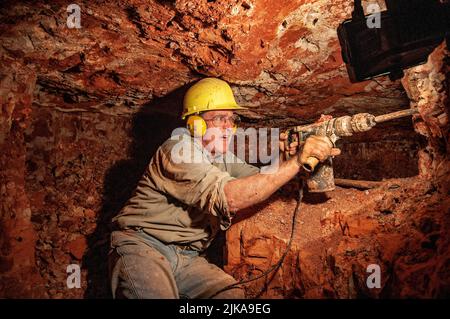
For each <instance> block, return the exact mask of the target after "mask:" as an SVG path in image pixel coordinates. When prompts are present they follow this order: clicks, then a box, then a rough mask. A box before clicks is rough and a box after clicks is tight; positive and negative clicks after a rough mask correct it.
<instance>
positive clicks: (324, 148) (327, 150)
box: [298, 135, 341, 165]
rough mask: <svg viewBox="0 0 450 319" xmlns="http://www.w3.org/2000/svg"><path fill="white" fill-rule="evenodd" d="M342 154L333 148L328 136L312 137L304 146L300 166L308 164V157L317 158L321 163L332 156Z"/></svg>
mask: <svg viewBox="0 0 450 319" xmlns="http://www.w3.org/2000/svg"><path fill="white" fill-rule="evenodd" d="M339 154H341V150H340V149H338V148H334V147H333V143H331V141H330V139H329V138H328V137H326V136H319V135H312V136H310V137H308V138H307V139H306V141H305V144H304V145H303V150H302V152H301V153H300V155H299V157H298V161H299V164H300V165H302V164H305V163H307V159H308V157H315V158H317V159H318V160H319V161H320V162H323V161H325V160H326V159H327V158H328V157H330V156H337V155H339Z"/></svg>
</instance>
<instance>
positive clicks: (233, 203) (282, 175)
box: [224, 156, 300, 211]
mask: <svg viewBox="0 0 450 319" xmlns="http://www.w3.org/2000/svg"><path fill="white" fill-rule="evenodd" d="M299 169H300V165H299V164H298V162H297V159H296V157H295V156H294V157H293V158H291V159H290V160H288V161H286V162H283V163H281V164H280V166H279V167H278V170H277V172H276V173H273V174H261V173H259V174H255V175H252V176H247V177H244V178H238V179H235V180H232V181H230V182H228V183H227V184H226V185H225V188H224V192H225V196H226V198H227V203H228V208H229V210H230V211H238V210H240V209H244V208H246V207H249V206H252V205H255V204H257V203H260V202H262V201H263V200H265V199H267V198H268V197H269V196H270V195H272V194H273V193H274V192H275V191H276V190H277V189H278V188H280V187H281V186H283V185H284V184H286V183H287V182H288V181H289V180H291V179H292V178H293V177H294V176H295V175H296V174H297V173H298V172H299Z"/></svg>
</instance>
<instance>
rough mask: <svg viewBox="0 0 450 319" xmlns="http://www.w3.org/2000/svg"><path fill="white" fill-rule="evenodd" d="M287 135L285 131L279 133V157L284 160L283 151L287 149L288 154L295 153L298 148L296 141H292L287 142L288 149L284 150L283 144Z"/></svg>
mask: <svg viewBox="0 0 450 319" xmlns="http://www.w3.org/2000/svg"><path fill="white" fill-rule="evenodd" d="M287 138H288V136H287V134H286V133H281V134H280V154H281V157H282V158H283V159H284V160H286V159H285V158H284V154H285V153H284V152H285V151H289V155H291V156H292V155H295V154H296V153H297V148H298V141H294V142H292V143H291V144H289V147H288V149H287V150H286V146H285V142H286V140H287Z"/></svg>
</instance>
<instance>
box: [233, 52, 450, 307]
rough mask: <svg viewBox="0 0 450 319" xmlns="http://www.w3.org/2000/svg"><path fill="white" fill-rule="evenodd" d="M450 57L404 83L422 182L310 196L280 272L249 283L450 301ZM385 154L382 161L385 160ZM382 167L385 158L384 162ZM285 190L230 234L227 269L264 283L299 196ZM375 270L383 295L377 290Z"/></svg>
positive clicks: (256, 293)
mask: <svg viewBox="0 0 450 319" xmlns="http://www.w3.org/2000/svg"><path fill="white" fill-rule="evenodd" d="M448 59H449V53H448V51H446V50H445V47H444V45H441V46H440V47H439V48H438V49H436V50H435V51H434V52H433V53H432V55H430V57H429V61H428V63H427V64H425V65H423V66H419V67H416V68H413V69H411V70H409V71H408V72H407V74H406V75H405V77H404V78H403V83H404V85H405V88H406V89H407V92H408V95H409V96H410V98H411V104H412V105H411V106H413V107H419V110H420V116H416V117H415V129H416V130H417V132H419V133H420V134H422V135H425V136H426V137H427V140H428V145H427V146H426V147H424V148H423V149H421V150H420V151H419V154H418V156H419V175H418V176H416V177H412V178H406V179H391V180H387V181H385V182H384V183H383V184H382V186H380V187H378V188H376V189H371V190H366V191H359V190H355V189H342V188H339V187H337V189H336V190H335V191H333V192H328V193H322V194H312V193H310V194H307V195H305V198H304V202H303V203H302V205H301V209H300V215H299V217H298V219H297V222H296V224H295V230H296V234H295V236H294V240H293V246H292V249H291V251H290V252H289V254H288V255H287V256H286V259H285V261H284V263H283V265H282V267H281V269H280V270H279V271H278V272H276V273H270V274H269V275H268V276H265V277H263V278H261V279H258V280H257V281H254V282H251V283H249V284H246V292H247V295H248V296H252V297H264V298H365V297H371V298H424V297H426V298H436V297H440V298H443V297H448V296H449V293H450V276H449V274H450V273H449V269H450V268H449V266H450V249H449V244H450V240H449V239H450V238H449V226H450V218H449V213H450V199H449V196H448V195H449V185H450V183H449V182H450V178H449V176H450V175H449V173H448V170H449V169H450V165H449V156H448V155H449V146H450V145H449V139H448V138H449V123H448V115H449V111H450V109H449V107H450V106H449V100H448V98H449V86H448V84H449V75H450V69H449V64H448ZM379 156H380V155H379ZM380 160H382V159H380ZM292 188H295V184H294V185H291V190H289V189H287V190H286V189H285V191H284V192H283V191H280V192H279V194H278V195H277V196H275V197H274V198H272V199H271V200H270V201H269V202H267V203H265V204H262V205H259V206H258V208H257V209H256V210H255V209H249V210H248V211H246V212H245V213H244V215H243V217H242V219H243V220H241V221H239V222H237V223H236V224H235V225H234V226H233V227H232V229H231V230H230V231H229V232H228V233H227V253H226V263H227V264H226V266H225V269H227V271H228V272H230V273H231V274H233V275H234V276H235V277H236V278H239V279H241V280H242V279H248V278H251V277H255V276H257V275H260V274H261V273H263V272H264V271H265V270H267V269H269V268H270V267H271V265H274V264H275V263H276V262H277V261H278V260H279V259H280V257H281V255H282V254H283V253H284V251H285V249H286V247H287V242H288V240H289V238H290V233H291V227H292V215H293V211H294V207H295V200H294V198H295V194H296V192H295V191H293V190H292ZM371 264H376V265H379V267H380V269H381V287H380V288H369V287H368V285H367V284H366V281H367V279H368V277H369V275H370V274H371V273H372V272H369V273H368V272H367V269H368V268H367V267H368V266H369V265H371Z"/></svg>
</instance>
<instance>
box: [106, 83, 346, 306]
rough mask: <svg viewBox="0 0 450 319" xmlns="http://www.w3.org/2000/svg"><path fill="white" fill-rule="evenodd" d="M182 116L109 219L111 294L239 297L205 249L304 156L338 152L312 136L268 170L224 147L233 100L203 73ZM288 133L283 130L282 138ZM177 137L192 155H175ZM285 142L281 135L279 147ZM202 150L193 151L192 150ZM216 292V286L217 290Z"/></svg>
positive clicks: (224, 86) (234, 121) (233, 119)
mask: <svg viewBox="0 0 450 319" xmlns="http://www.w3.org/2000/svg"><path fill="white" fill-rule="evenodd" d="M183 106H184V108H183V114H182V118H183V119H185V120H186V124H187V128H188V130H189V134H188V136H184V138H181V139H180V138H176V139H174V138H170V139H168V140H167V141H166V142H164V143H163V144H162V145H161V146H160V147H159V148H158V150H157V151H156V153H155V155H154V156H153V157H152V159H151V161H150V163H149V164H148V166H147V168H146V170H145V173H144V175H143V176H142V178H141V180H140V181H139V183H138V185H137V187H136V190H135V192H134V194H133V196H132V197H131V198H130V199H129V200H128V202H127V203H126V205H125V206H124V207H123V208H122V210H121V212H120V213H119V214H118V215H117V216H116V217H115V218H114V219H113V226H114V229H115V230H114V231H113V232H112V234H111V250H110V254H109V259H110V260H109V264H110V280H111V288H112V295H113V297H114V298H146V299H147V298H148V299H153V298H210V297H212V296H214V297H215V298H244V294H243V291H242V289H240V288H236V287H234V288H233V289H228V290H224V291H222V290H223V288H224V287H227V286H229V285H231V284H234V283H235V282H236V281H235V280H234V278H233V277H231V276H230V275H228V274H226V273H225V272H224V271H223V270H222V269H220V268H219V267H217V266H216V265H214V264H211V263H209V262H208V261H207V259H205V257H204V251H205V249H206V248H207V247H208V246H209V244H210V243H211V241H212V240H213V239H214V237H215V236H216V235H217V233H218V232H219V231H220V230H222V231H224V230H226V229H228V228H229V227H230V225H231V222H232V219H233V217H234V216H235V215H236V214H239V211H240V210H242V209H244V208H246V207H249V206H252V205H255V204H257V203H260V202H262V201H264V200H265V199H267V198H268V197H269V196H270V195H271V194H273V193H274V192H275V191H276V190H277V189H279V188H280V187H281V186H282V185H284V184H285V183H287V182H288V181H289V180H290V179H292V178H293V177H294V176H295V175H296V174H298V173H299V172H300V170H302V168H301V167H302V165H301V163H304V162H305V159H306V158H308V157H311V156H312V157H315V158H317V159H319V160H320V161H324V160H326V159H327V158H328V157H330V156H335V155H338V154H339V153H340V151H339V149H336V148H333V147H332V145H330V143H329V142H328V141H327V140H326V138H325V137H320V136H311V137H309V138H308V139H307V140H306V142H305V144H304V145H303V146H302V148H301V151H299V152H297V144H296V143H292V144H290V145H289V148H288V150H287V151H289V152H290V154H291V155H295V156H292V157H290V159H289V160H285V161H283V162H282V163H280V165H279V166H278V169H277V170H275V171H273V172H270V173H262V172H260V170H259V169H258V168H257V167H255V166H252V165H249V164H247V163H245V162H243V161H242V160H240V159H238V158H236V156H235V155H234V154H233V153H232V152H231V151H230V149H229V147H230V141H231V138H232V136H233V134H234V132H235V130H236V127H237V125H238V123H239V117H238V115H237V114H236V113H235V112H236V111H237V110H240V109H244V107H241V106H239V105H238V104H237V103H236V101H235V98H234V96H233V92H232V90H231V88H230V86H229V85H228V83H226V82H225V81H223V80H220V79H217V78H205V79H202V80H200V81H198V82H197V83H196V84H194V85H193V86H192V87H191V88H189V90H188V91H187V92H186V94H185V96H184V101H183ZM284 139H286V136H283V135H281V136H280V140H281V141H283V140H284ZM180 143H182V146H183V148H182V149H184V150H188V149H191V150H196V151H197V152H186V151H185V152H184V155H185V156H184V157H186V154H187V155H188V157H189V156H192V158H188V159H187V160H186V158H183V160H182V161H180V159H179V158H178V155H179V154H178V153H179V152H174V149H175V148H178V149H179V146H180ZM283 145H284V143H283V142H281V143H280V148H281V151H285V150H284V149H283ZM195 154H197V155H198V154H201V156H200V160H199V158H193V157H194V156H195ZM197 157H198V156H197ZM218 292H219V293H218Z"/></svg>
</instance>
